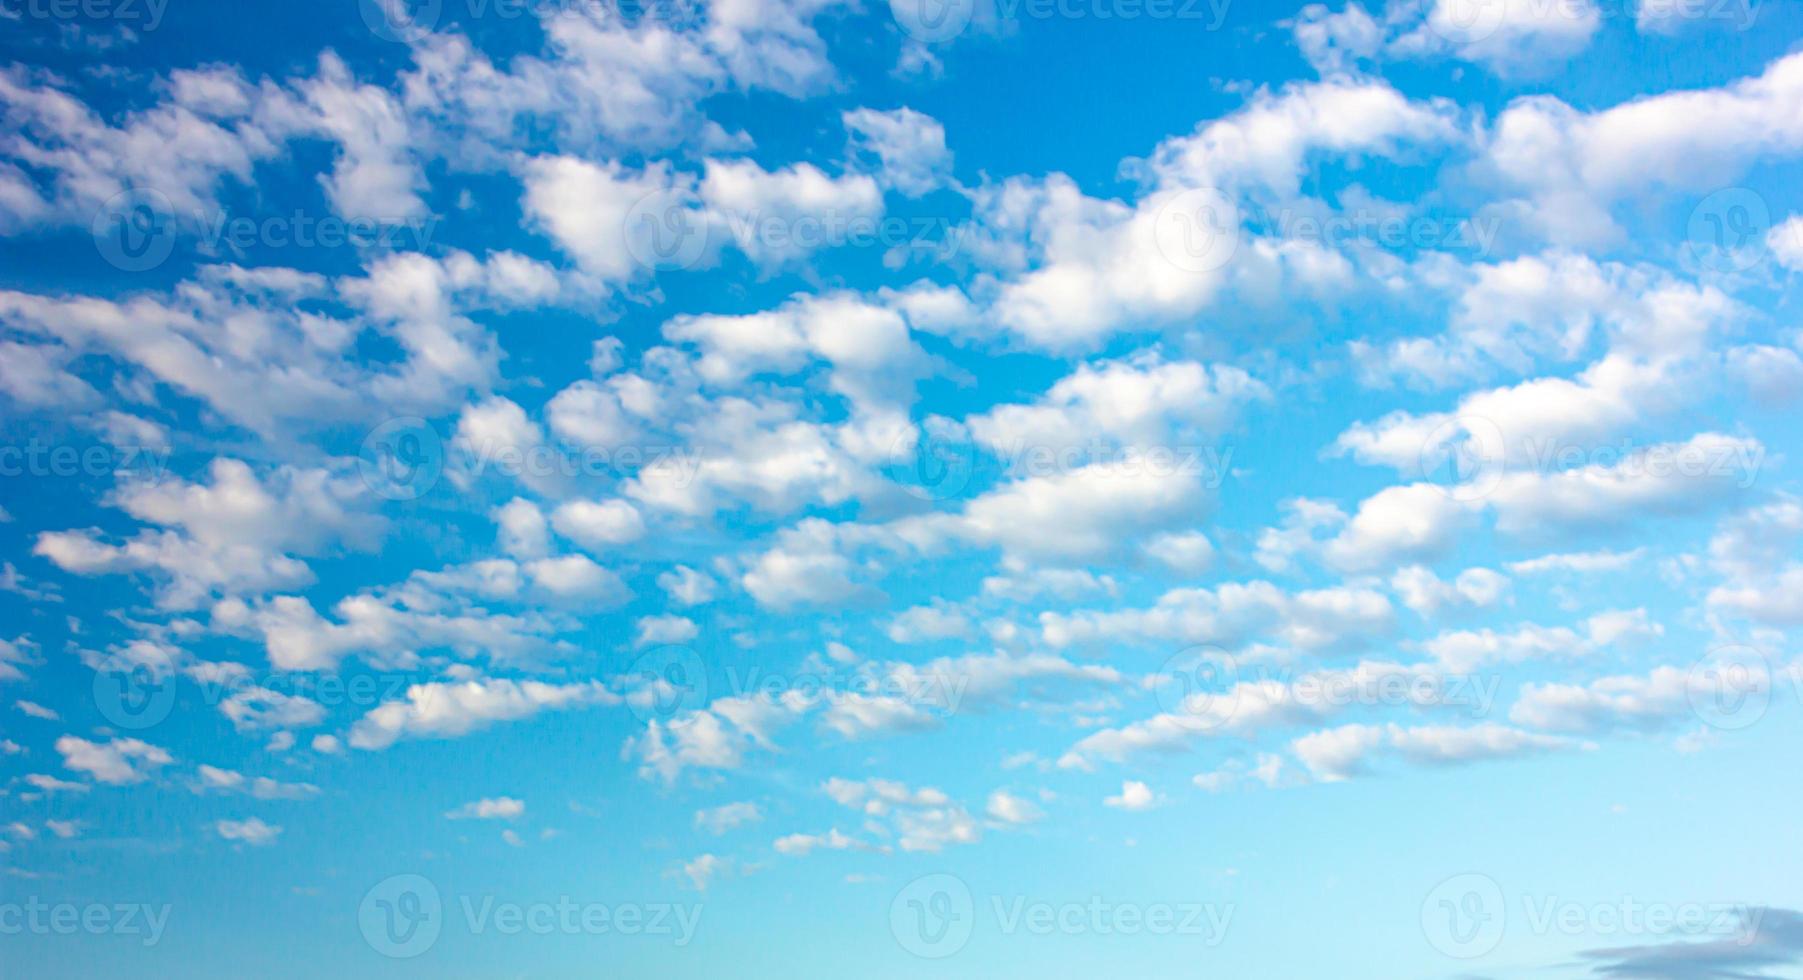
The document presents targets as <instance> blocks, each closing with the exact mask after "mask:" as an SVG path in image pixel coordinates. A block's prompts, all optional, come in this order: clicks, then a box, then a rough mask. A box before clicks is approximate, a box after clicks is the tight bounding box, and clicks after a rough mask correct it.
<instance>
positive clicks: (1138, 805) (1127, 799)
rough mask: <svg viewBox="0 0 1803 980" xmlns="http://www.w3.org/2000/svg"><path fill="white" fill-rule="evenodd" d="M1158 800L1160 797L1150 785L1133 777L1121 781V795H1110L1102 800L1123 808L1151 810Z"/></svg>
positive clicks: (1107, 803)
mask: <svg viewBox="0 0 1803 980" xmlns="http://www.w3.org/2000/svg"><path fill="white" fill-rule="evenodd" d="M1157 802H1158V797H1157V796H1156V795H1154V794H1153V792H1152V788H1151V787H1150V786H1147V785H1146V784H1145V783H1142V782H1138V781H1136V780H1132V779H1129V780H1127V781H1126V782H1123V783H1121V791H1120V793H1119V795H1116V796H1110V797H1108V798H1107V799H1105V800H1103V801H1102V803H1103V804H1104V805H1106V806H1112V807H1117V808H1119V809H1122V810H1149V809H1151V808H1152V807H1153V805H1155V804H1156V803H1157Z"/></svg>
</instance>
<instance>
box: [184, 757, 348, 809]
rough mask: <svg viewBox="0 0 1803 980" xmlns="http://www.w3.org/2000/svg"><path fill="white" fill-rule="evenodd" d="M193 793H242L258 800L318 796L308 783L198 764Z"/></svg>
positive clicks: (313, 786)
mask: <svg viewBox="0 0 1803 980" xmlns="http://www.w3.org/2000/svg"><path fill="white" fill-rule="evenodd" d="M195 775H196V776H197V777H198V778H199V781H198V782H196V783H195V784H194V791H195V792H196V793H244V794H248V795H250V796H252V797H254V798H256V799H259V800H305V799H309V798H311V797H314V796H318V795H319V787H317V786H315V785H313V784H312V783H284V782H281V781H279V780H275V779H271V778H269V777H268V776H256V777H246V776H245V775H244V774H243V773H241V772H238V771H236V770H232V769H221V768H219V767H218V766H209V765H206V764H205V763H202V764H201V765H200V766H198V767H197V768H196V769H195Z"/></svg>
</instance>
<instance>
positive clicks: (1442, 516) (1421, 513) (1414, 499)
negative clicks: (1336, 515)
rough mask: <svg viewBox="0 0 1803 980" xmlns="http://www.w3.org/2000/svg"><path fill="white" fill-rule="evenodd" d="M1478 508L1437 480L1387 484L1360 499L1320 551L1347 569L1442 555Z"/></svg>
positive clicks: (1374, 567) (1376, 567) (1369, 568)
mask: <svg viewBox="0 0 1803 980" xmlns="http://www.w3.org/2000/svg"><path fill="white" fill-rule="evenodd" d="M1477 510H1478V508H1477V507H1475V506H1473V505H1472V504H1470V503H1468V502H1466V501H1463V500H1460V499H1458V498H1457V497H1456V496H1454V495H1453V494H1451V493H1448V492H1447V489H1446V488H1445V487H1443V486H1440V485H1439V484H1435V483H1411V484H1407V485H1403V486H1394V487H1386V488H1385V489H1383V490H1379V491H1378V492H1377V493H1375V494H1373V495H1371V496H1370V497H1367V498H1365V499H1364V500H1363V501H1362V502H1360V504H1359V506H1358V510H1357V511H1355V512H1354V513H1353V515H1352V517H1351V518H1350V519H1349V520H1347V522H1346V525H1345V526H1344V527H1343V528H1341V529H1340V531H1339V533H1338V534H1336V535H1335V536H1334V537H1333V538H1332V539H1331V540H1329V541H1327V542H1326V543H1325V544H1324V545H1323V547H1322V551H1321V554H1322V557H1323V558H1324V559H1325V560H1326V561H1327V562H1328V564H1330V565H1333V566H1334V567H1336V568H1339V569H1343V570H1346V571H1374V570H1380V569H1384V568H1389V567H1393V566H1395V565H1396V564H1397V563H1398V562H1403V561H1408V562H1414V561H1423V560H1431V559H1436V558H1441V557H1444V556H1445V555H1447V554H1448V553H1450V552H1451V550H1452V548H1453V545H1454V544H1455V543H1456V542H1457V540H1458V535H1459V532H1460V531H1461V530H1463V529H1465V528H1467V527H1470V526H1471V525H1472V524H1474V523H1475V521H1476V518H1477Z"/></svg>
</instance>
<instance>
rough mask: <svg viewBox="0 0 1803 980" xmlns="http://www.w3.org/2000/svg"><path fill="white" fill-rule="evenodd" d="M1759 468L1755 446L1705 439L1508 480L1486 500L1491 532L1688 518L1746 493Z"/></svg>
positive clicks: (1735, 439) (1715, 436)
mask: <svg viewBox="0 0 1803 980" xmlns="http://www.w3.org/2000/svg"><path fill="white" fill-rule="evenodd" d="M1764 462H1765V446H1764V445H1763V444H1762V443H1760V442H1759V441H1758V440H1757V439H1752V438H1749V437H1745V436H1730V435H1723V434H1720V433H1703V434H1701V435H1696V436H1692V437H1691V438H1690V439H1689V440H1687V441H1685V442H1682V443H1660V444H1657V445H1651V446H1646V447H1643V448H1638V449H1630V450H1629V451H1627V452H1626V453H1623V454H1620V455H1619V458H1610V459H1602V460H1599V461H1598V462H1595V463H1591V464H1590V465H1587V466H1581V467H1577V468H1573V469H1567V470H1559V471H1556V472H1552V473H1509V474H1505V475H1504V476H1503V478H1502V480H1501V481H1500V482H1499V483H1498V484H1497V487H1496V489H1495V490H1494V491H1492V493H1491V494H1490V497H1489V502H1490V503H1491V505H1492V506H1493V507H1494V508H1495V510H1496V526H1497V529H1498V530H1500V531H1503V532H1504V533H1510V534H1533V533H1545V532H1546V531H1548V530H1549V529H1573V528H1581V527H1596V526H1598V525H1603V526H1609V525H1616V526H1620V525H1624V524H1629V523H1632V522H1633V521H1635V520H1639V519H1643V518H1646V517H1649V516H1656V515H1661V514H1674V513H1686V512H1694V511H1698V510H1703V509H1707V508H1710V507H1713V506H1717V505H1719V504H1721V503H1724V502H1727V501H1731V500H1733V499H1734V498H1735V497H1737V496H1740V495H1742V494H1744V493H1745V492H1746V491H1747V489H1748V488H1749V487H1750V486H1751V485H1752V483H1753V481H1754V480H1755V479H1756V478H1757V477H1758V475H1759V473H1760V470H1761V467H1762V466H1763V465H1764Z"/></svg>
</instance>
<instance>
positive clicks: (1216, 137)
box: [1150, 77, 1461, 200]
mask: <svg viewBox="0 0 1803 980" xmlns="http://www.w3.org/2000/svg"><path fill="white" fill-rule="evenodd" d="M1460 138H1461V133H1460V129H1459V121H1458V118H1457V112H1456V110H1455V109H1454V107H1453V106H1452V105H1451V104H1450V103H1447V102H1443V101H1436V102H1415V101H1411V100H1410V99H1409V98H1408V97H1407V96H1405V95H1403V94H1402V93H1400V92H1398V91H1396V90H1395V89H1393V88H1391V87H1390V86H1389V85H1387V84H1385V83H1384V82H1382V81H1379V80H1375V79H1363V78H1346V77H1341V78H1330V79H1325V80H1323V81H1319V82H1307V83H1298V84H1293V85H1289V86H1286V87H1284V88H1283V89H1281V90H1279V91H1276V92H1271V91H1259V92H1258V93H1256V94H1255V95H1254V96H1253V98H1252V99H1251V100H1250V102H1249V103H1248V104H1247V105H1246V106H1245V107H1244V108H1242V109H1240V110H1238V111H1236V112H1233V113H1230V114H1229V115H1227V116H1224V117H1222V118H1220V119H1216V120H1211V121H1209V122H1205V123H1203V124H1201V125H1200V126H1198V127H1197V129H1196V131H1195V132H1194V133H1193V134H1190V135H1188V136H1181V137H1176V138H1173V139H1168V140H1165V141H1164V142H1163V143H1160V144H1159V146H1158V148H1157V150H1156V151H1155V152H1154V153H1153V155H1152V159H1151V161H1150V162H1151V166H1152V170H1153V172H1154V173H1155V174H1156V175H1157V176H1158V177H1159V179H1160V180H1161V182H1162V183H1163V184H1164V185H1165V186H1167V187H1178V188H1182V187H1214V188H1217V189H1221V190H1227V189H1230V188H1238V187H1247V188H1252V189H1256V190H1261V191H1264V192H1267V193H1270V194H1273V195H1275V196H1276V197H1278V198H1281V199H1286V200H1287V199H1292V198H1294V197H1296V196H1297V194H1298V193H1300V191H1301V186H1302V178H1303V176H1304V174H1305V173H1306V172H1307V165H1308V164H1309V162H1310V159H1311V157H1313V156H1314V155H1316V154H1322V155H1338V156H1346V157H1353V156H1361V155H1364V156H1374V157H1396V156H1401V155H1406V154H1407V153H1409V152H1410V151H1411V150H1412V149H1413V148H1415V147H1418V146H1422V145H1435V144H1444V143H1448V142H1454V141H1457V140H1459V139H1460Z"/></svg>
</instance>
